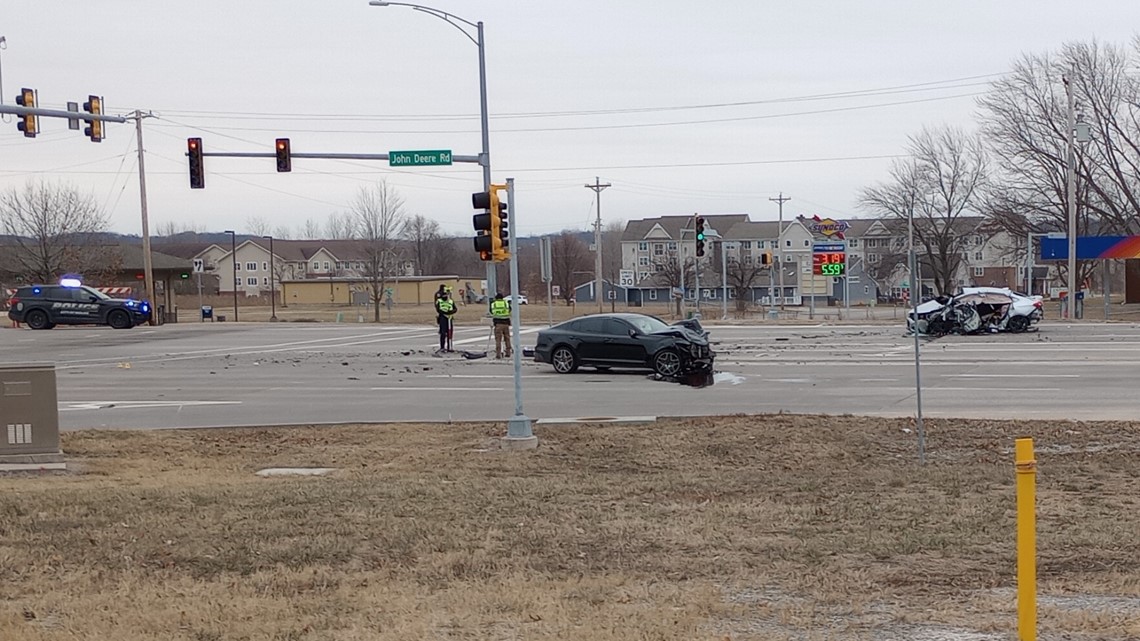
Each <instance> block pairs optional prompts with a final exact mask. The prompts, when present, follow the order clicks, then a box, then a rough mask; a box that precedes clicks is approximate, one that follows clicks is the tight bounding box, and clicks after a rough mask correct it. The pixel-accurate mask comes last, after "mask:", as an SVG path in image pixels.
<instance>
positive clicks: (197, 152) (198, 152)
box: [186, 138, 206, 189]
mask: <svg viewBox="0 0 1140 641" xmlns="http://www.w3.org/2000/svg"><path fill="white" fill-rule="evenodd" d="M186 155H187V156H189V157H190V189H204V188H205V187H206V169H205V167H203V166H202V139H201V138H187V139H186Z"/></svg>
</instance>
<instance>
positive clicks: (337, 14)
mask: <svg viewBox="0 0 1140 641" xmlns="http://www.w3.org/2000/svg"><path fill="white" fill-rule="evenodd" d="M427 4H429V5H431V6H434V7H437V8H439V9H443V10H445V11H449V12H452V13H455V14H457V15H459V16H461V17H464V18H466V19H468V20H472V21H478V20H482V21H483V22H484V23H485V25H486V41H487V75H488V86H489V103H490V113H491V156H492V167H493V170H494V179H495V180H496V181H502V180H504V179H505V178H507V177H514V178H515V180H516V186H517V189H518V201H519V208H518V214H519V217H520V222H519V228H520V232H521V233H524V234H539V233H547V232H554V231H558V230H561V229H564V228H575V229H581V228H585V227H586V226H587V225H588V224H589V222H590V221H591V220H592V216H593V203H594V194H593V192H592V191H591V190H588V189H586V188H585V187H583V185H584V184H585V183H587V182H593V179H594V177H595V176H599V177H600V178H601V179H602V181H603V182H610V183H612V184H613V187H612V188H611V189H608V190H606V191H605V192H603V194H602V214H603V218H604V219H606V220H615V219H621V220H628V219H632V218H642V217H647V216H657V215H665V214H688V213H692V212H697V211H699V212H703V213H718V212H746V213H748V214H750V215H751V216H752V217H753V219H756V220H763V219H775V217H776V205H775V203H772V202H770V201H769V200H768V199H769V198H770V197H773V196H775V195H776V194H777V193H779V192H781V191H783V193H784V194H785V195H787V196H790V197H791V198H792V200H791V201H790V202H789V203H787V204H786V205H785V209H784V213H785V217H788V216H793V215H796V214H801V213H803V214H807V215H811V214H820V215H821V216H832V217H839V216H852V215H857V214H859V212H858V211H857V210H856V209H854V206H855V203H856V200H857V196H858V191H859V189H860V188H861V187H863V186H866V185H868V184H870V183H873V182H876V181H879V180H883V179H884V177H885V175H886V170H887V168H888V167H889V163H890V162H891V160H890V157H891V156H894V155H898V154H901V153H902V151H903V148H904V146H905V144H906V138H907V136H908V135H909V134H912V133H914V132H916V131H918V130H919V129H920V128H921V127H922V126H923V125H927V124H929V125H940V124H955V125H962V126H965V127H972V125H973V121H974V112H975V100H976V97H977V95H978V94H979V93H981V92H983V91H984V90H985V83H986V82H987V81H989V80H992V79H993V78H995V77H997V76H996V75H994V74H1001V73H1003V72H1005V71H1007V70H1008V69H1009V67H1010V62H1011V61H1012V60H1014V59H1015V58H1017V57H1019V56H1020V55H1021V54H1023V53H1027V52H1034V53H1040V52H1046V51H1053V50H1056V49H1057V48H1058V47H1059V46H1060V45H1061V44H1062V43H1063V42H1065V41H1067V40H1088V39H1092V38H1097V39H1100V40H1103V41H1107V42H1113V43H1117V44H1125V43H1127V42H1129V41H1130V40H1131V38H1132V37H1133V35H1134V30H1135V29H1136V26H1137V25H1140V2H1137V1H1136V0H1115V1H1107V0H1106V1H1102V2H1086V3H1075V2H1062V1H1054V0H1036V1H1026V0H1018V1H1012V0H1003V1H1001V2H995V1H993V0H988V1H980V0H970V1H963V0H959V1H956V2H937V3H936V2H927V1H915V0H905V1H904V0H899V1H894V0H891V1H886V0H875V1H871V0H866V1H862V2H855V1H846V0H829V1H824V0H816V1H811V0H800V1H796V2H787V1H786V2H770V1H758V0H710V1H706V2H680V1H675V0H657V1H654V2H648V1H642V0H624V1H617V0H609V1H608V2H607V1H601V0H579V1H577V2H547V1H545V0H534V1H531V2H521V1H508V0H484V1H479V2H460V1H458V0H427ZM0 36H4V37H5V38H6V39H7V48H6V49H4V50H3V51H0V61H2V64H3V68H2V71H3V95H4V101H5V103H8V104H11V103H13V99H14V97H15V95H16V93H17V92H18V90H19V88H20V87H32V88H35V89H38V91H39V97H40V104H41V105H42V106H46V107H51V108H64V105H65V104H66V102H67V101H69V100H72V101H77V102H82V101H83V100H85V99H86V96H87V95H88V94H89V93H93V94H101V95H103V96H104V98H105V102H106V105H107V110H108V112H111V113H125V112H127V111H128V110H133V109H135V108H140V109H143V110H153V111H154V113H155V115H156V116H157V118H154V119H150V120H147V121H146V126H145V137H146V139H145V148H146V167H147V177H148V182H147V191H148V196H149V205H150V215H151V224H152V226H155V225H158V224H161V223H164V222H166V221H172V220H173V221H183V220H195V221H200V223H201V224H202V225H203V226H205V227H206V228H207V229H209V230H223V229H228V228H235V227H236V228H237V229H238V230H241V229H242V228H243V224H244V222H245V221H246V219H247V218H248V217H249V216H258V217H262V218H266V219H269V220H270V221H272V224H273V225H275V226H277V225H282V226H291V227H299V226H300V225H301V224H302V223H303V222H304V221H305V219H307V218H316V219H319V220H321V221H323V220H324V219H325V218H326V217H327V216H328V215H329V214H330V213H334V212H339V211H344V210H346V209H347V208H348V206H349V203H350V201H351V200H352V198H353V197H354V195H355V194H356V192H357V191H358V190H359V189H360V188H361V187H362V186H367V185H369V184H371V183H373V182H374V181H376V180H379V179H387V180H388V182H389V184H391V185H392V186H394V187H396V188H397V189H398V191H399V192H400V194H401V195H402V196H403V197H404V199H405V201H406V205H407V209H408V211H410V212H412V213H422V214H424V215H426V216H429V217H431V218H434V219H436V220H438V221H439V222H440V224H441V225H442V226H443V229H444V230H445V231H446V232H448V233H451V234H461V235H466V234H469V233H471V227H470V220H471V213H472V210H471V207H470V194H471V192H473V191H477V190H479V189H480V188H481V185H482V183H481V174H480V170H479V168H478V167H477V166H475V165H455V166H453V167H450V168H438V167H436V168H421V169H413V168H404V169H399V170H395V169H392V168H389V167H388V165H387V163H382V162H357V161H353V162H349V161H332V160H300V159H298V160H294V162H293V172H292V173H290V174H278V173H276V172H275V170H274V163H273V160H272V159H228V158H207V159H206V172H207V177H206V189H205V190H193V191H192V190H190V188H189V182H188V178H187V164H186V159H185V157H184V155H183V154H184V152H185V148H186V138H187V137H190V136H201V137H202V139H203V147H204V148H205V149H206V150H207V151H266V152H267V151H271V150H272V145H273V140H274V138H276V137H279V136H280V137H289V138H291V139H292V147H293V150H294V151H295V152H302V151H303V152H357V153H382V152H387V151H390V150H397V149H451V150H452V151H453V152H454V153H456V154H476V153H478V151H479V133H478V132H479V120H478V113H479V92H478V66H477V60H478V58H477V50H476V47H475V46H474V45H473V44H472V43H471V42H470V41H468V40H467V39H466V38H464V37H463V35H462V34H460V33H459V32H458V31H457V30H455V29H454V28H453V27H451V26H449V25H448V24H446V23H444V22H443V21H441V20H439V19H436V18H433V17H431V16H428V15H424V14H422V13H419V12H416V11H413V10H411V9H408V8H405V7H370V6H369V5H368V2H367V0H319V1H318V0H309V1H302V0H278V1H276V2H266V1H263V0H243V1H241V2H236V1H234V0H227V1H223V0H195V1H194V2H170V1H164V2H141V1H138V0H134V1H131V0H82V1H81V0H52V1H51V2H32V1H30V0H29V1H25V2H16V1H14V0H8V1H7V2H5V6H4V11H3V13H2V14H0ZM874 90H882V91H874ZM849 92H856V95H851V94H850V93H849ZM821 94H846V95H841V96H835V97H830V98H818V96H820V95H821ZM726 103H751V104H745V105H728V104H726ZM678 107H694V108H686V109H676V108H678ZM631 111H632V112H631ZM567 112H570V113H569V114H567ZM590 112H601V113H590ZM41 131H42V132H43V133H42V134H41V135H40V136H39V137H37V138H36V139H34V140H33V139H25V138H24V137H23V136H22V135H21V134H20V133H19V132H18V131H17V130H16V124H15V121H14V120H12V119H11V117H8V118H7V119H6V122H4V123H3V124H2V125H0V188H3V189H8V188H11V187H21V186H22V185H23V184H24V183H25V182H26V181H27V180H28V178H29V177H33V178H34V177H37V176H42V177H45V178H48V179H50V180H63V181H65V182H68V183H71V184H74V185H76V186H78V187H79V188H80V189H81V190H83V191H91V192H92V193H94V194H95V196H96V198H97V200H98V201H99V202H100V203H101V204H103V205H105V207H106V208H107V210H108V211H109V212H110V213H111V216H112V227H113V229H114V230H116V231H121V232H126V233H138V232H139V231H140V229H141V225H140V217H139V199H138V179H137V175H136V173H135V172H136V170H137V166H136V164H137V163H136V160H135V155H134V154H135V137H134V131H133V127H132V125H113V124H112V125H108V130H107V139H106V140H105V141H103V142H102V143H99V144H95V143H92V142H90V141H89V140H87V139H86V138H85V137H83V136H82V135H81V132H75V131H69V130H68V129H67V125H66V122H65V121H62V120H55V119H50V120H44V121H43V122H42V124H41ZM152 228H153V227H152Z"/></svg>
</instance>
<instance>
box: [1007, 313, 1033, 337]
mask: <svg viewBox="0 0 1140 641" xmlns="http://www.w3.org/2000/svg"><path fill="white" fill-rule="evenodd" d="M1005 328H1006V329H1008V330H1009V331H1011V332H1014V333H1015V334H1020V333H1021V332H1024V331H1025V330H1027V329H1029V317H1028V316H1011V317H1010V318H1009V320H1008V321H1007V322H1006V324H1005Z"/></svg>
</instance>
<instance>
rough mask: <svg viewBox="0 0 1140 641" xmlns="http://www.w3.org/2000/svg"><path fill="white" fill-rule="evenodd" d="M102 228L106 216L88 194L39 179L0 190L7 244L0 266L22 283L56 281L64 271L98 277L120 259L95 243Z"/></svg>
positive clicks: (2, 229) (110, 249) (1, 228)
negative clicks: (3, 191) (20, 186)
mask: <svg viewBox="0 0 1140 641" xmlns="http://www.w3.org/2000/svg"><path fill="white" fill-rule="evenodd" d="M106 228H107V216H106V214H104V213H103V212H102V211H100V210H99V207H98V205H97V204H96V203H95V199H94V197H93V196H92V195H90V194H80V193H79V192H78V191H76V189H75V188H74V187H71V186H69V185H64V184H48V183H45V182H37V181H29V182H28V183H27V184H26V185H25V186H24V188H23V190H17V189H16V188H14V187H13V188H12V189H10V190H9V191H7V192H6V193H4V194H2V195H0V232H2V233H3V234H4V235H6V236H9V237H10V238H9V242H10V243H11V245H10V247H9V248H5V249H2V250H0V254H3V258H2V259H0V269H2V270H3V271H5V272H7V273H8V275H9V277H14V278H16V279H19V280H23V281H26V282H38V283H49V282H54V281H55V280H56V279H57V278H59V277H60V276H62V275H63V274H68V273H75V274H80V275H82V276H84V277H85V278H87V279H89V280H102V279H103V278H105V277H107V276H108V275H110V274H112V273H114V272H116V271H118V269H119V266H120V263H121V257H119V252H118V250H117V248H115V247H108V246H106V245H102V244H100V243H99V240H100V239H99V235H100V234H101V233H103V232H105V231H106Z"/></svg>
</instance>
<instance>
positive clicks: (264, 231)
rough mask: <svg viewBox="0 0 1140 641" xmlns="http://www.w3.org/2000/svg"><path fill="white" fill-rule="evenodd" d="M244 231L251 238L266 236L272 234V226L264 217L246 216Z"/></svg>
mask: <svg viewBox="0 0 1140 641" xmlns="http://www.w3.org/2000/svg"><path fill="white" fill-rule="evenodd" d="M245 230H246V232H247V233H249V235H251V236H258V237H261V236H268V235H269V234H270V233H272V232H273V225H271V224H270V223H269V220H268V219H266V218H265V217H264V216H246V217H245Z"/></svg>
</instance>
